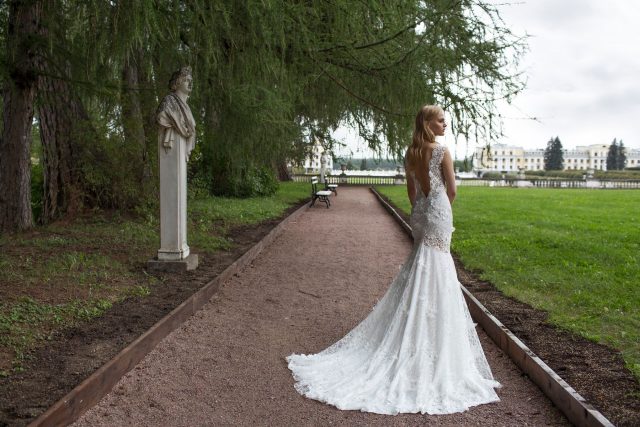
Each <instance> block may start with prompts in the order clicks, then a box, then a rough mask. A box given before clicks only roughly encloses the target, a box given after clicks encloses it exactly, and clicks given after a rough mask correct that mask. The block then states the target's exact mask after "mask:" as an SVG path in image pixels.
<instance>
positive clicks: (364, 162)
mask: <svg viewBox="0 0 640 427" xmlns="http://www.w3.org/2000/svg"><path fill="white" fill-rule="evenodd" d="M360 170H361V171H366V170H367V159H362V160H360Z"/></svg>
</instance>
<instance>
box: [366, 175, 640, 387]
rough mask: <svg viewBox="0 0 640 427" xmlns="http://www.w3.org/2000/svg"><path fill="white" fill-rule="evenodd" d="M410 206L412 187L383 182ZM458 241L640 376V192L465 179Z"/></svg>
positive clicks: (510, 287)
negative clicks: (477, 183) (495, 184)
mask: <svg viewBox="0 0 640 427" xmlns="http://www.w3.org/2000/svg"><path fill="white" fill-rule="evenodd" d="M378 189H379V190H380V192H381V193H382V194H384V195H386V196H387V197H389V198H390V199H391V200H392V201H393V202H394V203H395V204H396V205H397V206H399V207H400V208H402V209H403V210H405V211H407V212H408V211H410V206H409V202H408V200H407V197H406V190H405V188H404V187H391V186H389V187H379V188H378ZM454 225H455V227H456V231H455V233H454V236H453V242H452V250H453V251H454V252H455V253H456V254H457V255H459V256H460V259H461V260H462V262H463V263H464V265H465V266H466V267H467V268H470V269H474V270H479V271H480V272H481V277H482V278H483V279H485V280H488V281H490V282H492V283H493V284H494V285H495V286H496V287H498V288H499V289H500V290H501V291H502V292H503V293H504V294H506V295H509V296H512V297H514V298H517V299H519V300H520V301H524V302H526V303H528V304H531V305H532V306H533V307H536V308H539V309H542V310H545V311H547V312H548V313H549V318H550V320H551V322H553V323H555V324H557V325H559V326H561V327H563V328H566V329H569V330H571V331H574V332H577V333H579V334H581V335H582V336H584V337H587V338H589V339H591V340H594V341H596V342H599V343H603V344H607V345H609V346H611V347H614V348H616V349H619V350H621V351H622V355H623V357H624V359H625V361H626V362H627V366H628V367H629V369H631V370H632V371H633V372H634V374H635V375H636V377H638V378H640V261H639V259H640V191H637V190H554V189H517V188H472V187H460V188H459V189H458V197H457V199H456V202H455V204H454Z"/></svg>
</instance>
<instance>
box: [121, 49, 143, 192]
mask: <svg viewBox="0 0 640 427" xmlns="http://www.w3.org/2000/svg"><path fill="white" fill-rule="evenodd" d="M139 82H140V78H139V73H138V64H137V63H136V62H135V61H134V60H133V59H126V60H125V63H124V66H123V69H122V85H123V87H122V92H121V101H122V128H123V131H124V139H125V143H126V144H127V145H128V146H130V147H138V148H137V150H136V152H138V155H137V156H136V159H137V160H138V161H137V162H136V163H137V164H134V165H132V167H133V168H134V169H135V170H134V174H135V175H136V176H137V179H138V182H145V181H147V180H148V178H149V169H148V164H147V163H148V159H149V155H148V152H147V146H146V145H147V144H146V138H145V129H144V116H143V114H142V109H141V104H140V86H139Z"/></svg>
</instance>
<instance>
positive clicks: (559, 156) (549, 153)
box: [544, 136, 564, 171]
mask: <svg viewBox="0 0 640 427" xmlns="http://www.w3.org/2000/svg"><path fill="white" fill-rule="evenodd" d="M563 164H564V154H563V152H562V142H560V138H558V137H557V136H556V137H555V138H551V139H550V140H549V142H547V148H545V150H544V170H547V171H548V170H562V169H563V167H564V166H563Z"/></svg>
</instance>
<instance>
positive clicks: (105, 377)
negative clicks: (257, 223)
mask: <svg viewBox="0 0 640 427" xmlns="http://www.w3.org/2000/svg"><path fill="white" fill-rule="evenodd" d="M308 207H309V204H308V203H305V204H304V205H303V206H301V207H300V208H299V209H297V210H296V211H295V212H293V213H292V214H291V215H289V216H288V217H286V218H285V219H283V220H282V221H281V222H280V223H279V224H278V225H276V226H275V227H274V228H273V229H272V230H271V231H270V232H269V233H268V234H267V235H266V236H264V237H263V238H262V240H260V241H259V242H258V243H256V244H255V245H254V246H252V247H251V248H250V249H249V250H248V251H247V252H245V253H244V255H242V256H241V257H240V258H238V259H237V260H236V261H235V262H234V263H233V264H231V265H230V266H229V267H227V268H226V269H225V270H224V271H223V272H222V273H220V274H219V275H218V276H216V277H215V278H214V279H213V280H211V281H210V282H209V283H207V284H206V285H204V287H202V288H201V289H200V290H199V291H197V292H196V293H194V294H193V295H191V296H190V297H189V298H188V299H187V300H185V301H184V302H183V303H182V304H180V305H179V306H178V307H176V308H174V309H173V310H172V311H171V312H170V313H169V314H167V315H166V316H165V317H163V318H162V319H160V320H159V321H158V322H157V323H156V324H155V325H153V326H152V327H151V328H150V329H149V330H148V331H147V332H145V333H144V334H143V335H141V336H140V337H138V339H136V340H135V341H133V342H132V343H131V344H129V345H128V346H127V347H126V348H125V349H124V350H122V351H121V352H120V353H118V354H117V355H116V356H115V357H114V358H113V359H111V360H110V361H109V362H107V363H106V364H105V365H103V366H102V367H101V368H99V369H98V370H97V371H95V372H94V373H93V374H91V375H90V376H89V377H88V378H87V379H85V380H84V381H83V382H82V383H80V384H79V385H77V386H76V387H75V388H74V389H73V390H71V391H70V392H69V393H68V394H67V395H66V396H64V397H63V398H62V399H60V400H59V401H58V402H56V403H55V404H54V405H53V406H51V407H50V408H49V409H47V410H46V411H45V412H44V413H42V414H41V415H40V416H39V417H38V418H36V419H35V420H34V421H33V422H32V423H31V424H29V426H30V427H40V426H66V425H69V424H71V423H73V422H74V421H75V420H77V419H78V418H80V416H81V415H82V414H83V413H85V412H86V411H87V410H89V409H90V408H91V407H93V406H94V405H95V404H97V403H98V402H99V401H100V400H101V399H102V398H103V397H104V396H105V395H107V394H108V393H109V392H110V391H111V389H112V388H113V387H114V386H115V385H116V384H117V383H118V381H119V380H120V378H122V377H123V376H124V375H125V374H126V373H127V372H129V371H130V370H131V369H133V368H134V367H135V366H136V365H137V364H138V362H140V361H141V360H142V359H143V358H144V357H145V356H146V355H147V354H148V353H149V352H150V351H151V350H153V349H154V348H155V347H156V345H158V344H159V343H160V341H162V340H163V339H164V338H165V337H166V336H167V335H169V334H170V333H171V332H172V331H174V330H175V329H176V328H178V326H180V325H181V324H182V323H184V322H185V321H186V320H187V319H188V318H189V317H191V316H192V315H193V314H194V313H195V312H196V311H198V310H199V309H200V308H202V306H204V305H205V304H206V303H207V302H209V300H210V299H211V297H212V296H213V295H214V294H215V293H216V292H217V290H218V288H219V287H220V284H221V283H223V282H224V281H226V280H227V279H229V278H231V277H232V276H233V275H235V274H237V273H238V272H239V271H240V270H241V269H242V268H243V267H244V266H246V265H247V264H249V263H250V262H251V261H253V260H254V259H255V258H256V257H257V256H258V254H259V253H260V252H262V250H263V249H264V248H265V247H266V246H267V245H269V244H270V243H271V242H273V241H274V240H275V238H276V237H277V236H278V235H279V234H280V233H281V232H282V229H283V228H284V227H285V226H286V225H287V224H288V223H289V222H291V221H293V220H295V219H296V218H298V217H299V216H300V215H301V214H302V213H303V212H304V211H306V210H307V209H308Z"/></svg>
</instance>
